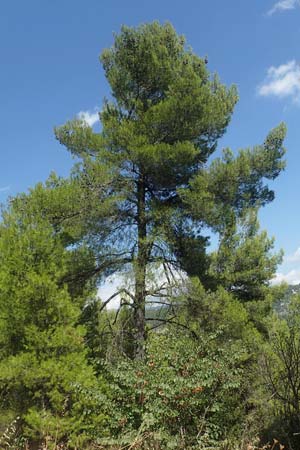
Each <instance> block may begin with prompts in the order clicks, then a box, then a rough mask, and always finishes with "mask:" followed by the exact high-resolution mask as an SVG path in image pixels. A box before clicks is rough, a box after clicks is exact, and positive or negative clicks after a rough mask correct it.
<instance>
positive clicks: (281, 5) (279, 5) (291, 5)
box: [268, 0, 300, 16]
mask: <svg viewBox="0 0 300 450" xmlns="http://www.w3.org/2000/svg"><path fill="white" fill-rule="evenodd" d="M299 5H300V0H280V1H278V2H276V3H275V4H274V5H273V7H272V8H271V9H270V10H269V11H268V15H269V16H272V15H273V14H274V13H276V12H280V11H287V10H289V9H295V8H296V6H299Z"/></svg>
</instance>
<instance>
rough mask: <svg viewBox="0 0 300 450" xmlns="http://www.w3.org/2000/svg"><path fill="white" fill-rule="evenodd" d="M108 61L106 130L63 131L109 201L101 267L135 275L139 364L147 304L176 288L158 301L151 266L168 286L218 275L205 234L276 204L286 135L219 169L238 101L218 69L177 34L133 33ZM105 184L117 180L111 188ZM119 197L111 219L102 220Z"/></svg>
mask: <svg viewBox="0 0 300 450" xmlns="http://www.w3.org/2000/svg"><path fill="white" fill-rule="evenodd" d="M101 61H102V63H103V67H104V71H105V75H106V77H107V80H108V82H109V84H110V87H111V91H112V100H111V101H105V103H104V105H103V108H102V112H101V113H100V119H101V123H102V129H101V132H100V133H95V132H94V131H93V130H92V129H91V128H90V127H89V126H88V125H87V124H86V123H85V122H84V121H82V120H78V119H76V120H74V121H72V122H68V123H67V124H66V125H64V126H61V127H59V128H57V129H56V136H57V138H58V139H59V141H60V142H61V143H62V144H64V145H66V147H67V148H68V149H69V150H70V151H71V152H72V154H74V155H76V156H77V157H79V158H80V160H81V161H82V163H81V168H79V172H78V176H79V177H81V178H82V180H86V181H88V182H89V183H90V186H89V188H90V192H91V195H93V196H94V199H95V200H96V196H97V195H98V207H95V208H96V209H95V211H94V212H93V211H92V208H91V214H92V219H91V220H89V221H88V226H90V229H89V230H87V233H88V234H89V235H90V240H89V242H90V244H91V245H94V249H95V248H96V247H97V252H96V253H95V254H96V259H97V261H98V262H99V263H100V266H101V265H102V266H105V265H106V263H105V261H106V262H107V261H109V262H110V263H111V266H110V267H111V270H115V271H117V270H121V269H124V268H126V267H128V266H131V267H132V269H133V273H134V289H133V292H127V294H126V295H127V299H128V300H129V303H131V305H132V308H133V316H134V323H135V330H134V336H133V339H134V342H135V351H134V355H135V358H137V359H142V358H143V357H144V352H145V339H146V318H145V305H146V301H147V298H149V296H150V295H153V294H155V295H158V292H160V293H163V292H164V289H165V283H161V285H162V286H159V287H160V288H161V289H158V290H157V291H156V292H155V293H154V292H153V289H150V290H149V289H148V287H147V274H148V272H149V270H150V268H151V267H153V265H154V264H157V265H159V264H162V265H163V267H164V268H165V271H166V277H167V278H168V273H167V272H168V268H171V267H172V268H174V267H176V268H179V269H180V270H183V271H186V272H187V273H190V274H195V273H196V272H197V275H199V276H200V278H202V279H204V278H205V277H206V276H207V274H206V272H207V267H208V264H207V261H206V258H207V257H206V254H205V253H206V252H205V247H206V245H207V239H206V237H205V234H204V233H205V232H204V231H203V230H204V229H205V227H209V228H211V229H212V230H214V231H217V232H218V231H220V230H222V228H223V226H224V223H228V222H229V221H230V220H234V219H235V218H236V217H237V216H239V214H241V212H242V211H243V210H244V208H248V207H249V206H260V205H264V204H266V203H268V202H269V201H271V200H272V199H273V196H274V195H273V192H272V191H270V190H269V189H268V187H267V186H266V185H265V183H264V180H265V179H274V178H275V177H277V175H278V174H279V173H280V171H281V169H282V168H283V167H284V163H283V162H282V156H283V154H284V150H283V147H282V144H283V139H284V136H285V127H284V126H283V125H280V126H279V127H278V128H276V129H274V130H273V131H272V132H271V133H270V134H269V135H268V137H267V139H266V141H265V143H264V144H263V145H261V146H257V147H255V148H254V149H253V150H244V151H241V152H240V153H239V155H238V156H237V157H234V156H233V154H232V152H230V151H229V150H226V151H225V152H224V156H223V158H217V159H216V160H215V161H213V162H212V163H210V160H209V157H210V156H211V155H212V154H213V153H214V151H215V150H216V147H217V141H218V139H219V138H220V137H221V136H222V135H223V133H224V131H225V130H226V127H227V125H228V123H229V120H230V117H231V114H232V111H233V108H234V105H235V103H236V102H237V93H236V89H235V87H231V88H229V89H227V88H226V87H225V86H224V85H222V84H221V83H220V81H219V80H218V78H217V77H216V76H214V77H211V75H210V74H209V72H208V70H207V67H206V61H205V60H204V59H202V58H200V57H198V56H196V55H195V54H194V53H193V52H192V50H191V49H190V48H188V47H186V45H185V39H184V38H183V37H182V36H178V35H177V34H176V32H175V30H174V29H173V27H172V26H171V25H170V24H165V25H160V24H158V23H157V22H154V23H152V24H146V25H141V26H139V27H137V28H129V27H123V28H122V30H121V32H120V34H119V35H116V36H115V41H114V44H113V46H112V47H111V48H110V49H107V50H105V51H104V52H103V53H102V57H101ZM92 168H94V169H92ZM91 171H93V177H91V176H90V175H91ZM87 172H88V173H89V175H88V176H87V175H86V173H87ZM102 178H103V179H107V178H109V179H110V180H111V182H110V183H108V184H105V183H104V185H103V186H101V179H102ZM107 199H110V200H111V207H110V210H109V211H106V214H103V213H100V210H101V204H102V203H103V202H105V201H107ZM94 205H96V201H95V203H94ZM97 213H100V215H99V217H97ZM104 231H105V232H104ZM98 236H99V237H98ZM100 241H101V245H99V243H100Z"/></svg>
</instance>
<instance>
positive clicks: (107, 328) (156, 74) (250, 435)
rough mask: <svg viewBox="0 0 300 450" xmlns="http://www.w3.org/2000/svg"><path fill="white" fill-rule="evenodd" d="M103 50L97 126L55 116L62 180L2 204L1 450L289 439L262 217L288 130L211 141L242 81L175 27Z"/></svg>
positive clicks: (291, 368) (286, 313) (293, 438)
mask: <svg viewBox="0 0 300 450" xmlns="http://www.w3.org/2000/svg"><path fill="white" fill-rule="evenodd" d="M101 61H102V64H103V68H104V71H105V74H106V77H107V80H108V82H109V84H110V88H111V96H110V99H109V100H106V101H105V102H104V104H103V107H102V110H101V113H100V114H99V116H100V121H101V131H100V132H99V133H95V132H94V131H93V130H92V129H91V128H90V127H89V126H88V125H87V124H86V123H85V122H84V121H82V120H80V119H75V120H73V121H71V122H68V123H67V124H65V125H64V126H61V127H58V128H57V129H56V130H55V133H56V137H57V139H58V140H59V141H60V142H61V143H62V144H63V145H65V146H66V147H67V149H68V150H69V151H71V153H72V154H73V155H74V157H75V165H74V168H73V170H72V173H71V174H70V177H69V178H67V179H63V178H60V177H57V176H56V175H55V174H51V175H50V177H49V179H48V180H47V181H46V183H44V184H42V183H41V184H38V185H37V186H35V187H34V188H32V189H31V190H30V191H29V193H26V194H20V195H18V196H16V197H15V198H11V199H10V200H9V202H8V204H7V206H6V207H5V208H4V209H3V212H2V221H1V224H0V407H1V410H0V427H1V430H2V431H1V432H2V436H1V438H0V442H1V443H0V448H1V449H2V448H3V449H26V448H27V449H28V448H30V449H31V448H32V449H35V448H40V449H58V448H60V449H85V448H86V449H92V448H95V449H96V448H99V449H121V448H122V449H149V450H150V449H169V448H170V449H172V448H173V449H223V450H225V449H227V450H231V449H232V450H233V449H250V448H254V446H256V447H262V446H263V445H264V444H267V443H268V442H271V443H272V445H270V447H269V448H271V447H272V449H275V448H279V445H280V444H279V442H278V443H277V441H273V439H277V440H278V441H280V443H281V444H282V445H285V446H286V448H289V449H290V450H292V449H298V448H299V446H300V397H299V396H300V340H299V338H300V327H299V326H300V315H299V299H298V297H297V295H292V296H289V301H288V302H286V303H287V304H288V306H285V307H283V303H282V302H283V299H284V298H285V296H287V294H286V292H285V291H286V288H285V287H284V286H281V287H274V286H271V285H270V283H269V282H270V279H271V278H272V277H273V276H274V274H275V271H276V267H277V264H278V263H279V262H280V260H281V254H275V253H274V252H273V240H272V239H270V238H269V237H268V236H267V234H266V233H265V232H264V231H261V230H260V229H259V224H258V220H257V214H258V211H259V209H260V208H261V207H262V206H264V205H266V204H267V203H269V202H270V201H272V200H273V198H274V193H273V191H272V190H271V189H270V188H269V186H268V184H267V182H268V180H273V179H275V178H276V177H277V176H278V175H279V174H280V172H281V170H282V169H283V168H284V161H283V156H284V148H283V140H284V137H285V133H286V130H285V126H284V125H283V124H281V125H279V126H278V127H277V128H275V129H273V130H272V131H271V132H270V133H269V134H268V135H267V137H266V139H265V141H264V142H263V143H262V144H261V145H257V146H255V147H254V148H246V149H243V150H240V151H239V152H238V153H236V154H235V153H233V152H232V151H231V150H230V149H225V150H224V151H223V153H222V154H221V153H219V152H217V142H218V139H219V138H220V137H221V136H222V135H223V134H224V132H225V130H226V127H227V125H228V123H229V121H230V118H231V114H232V112H233V109H234V106H235V104H236V102H237V92H236V89H235V87H230V88H227V87H226V86H224V85H223V84H222V83H221V82H220V81H219V79H218V77H217V76H216V75H214V76H212V75H211V74H210V73H209V72H208V69H207V60H206V59H204V58H200V57H198V56H197V55H195V54H194V53H193V51H192V50H191V49H190V48H189V47H188V46H187V45H186V43H185V40H184V38H183V37H182V36H178V35H177V34H176V32H175V30H174V29H173V28H172V26H171V25H170V24H165V25H160V24H158V23H152V24H147V25H142V26H140V27H137V28H128V27H123V28H122V29H121V32H120V33H119V34H118V35H116V36H115V38H114V44H113V46H112V47H111V48H110V49H107V50H105V51H104V52H103V53H102V56H101ZM216 152H217V153H216ZM210 236H214V238H217V240H218V245H216V246H215V249H214V250H210V249H209V244H210ZM113 274H115V275H116V276H117V277H119V278H120V288H119V289H118V290H117V291H116V292H115V293H114V294H113V295H112V296H111V297H110V298H109V299H105V301H104V302H101V300H100V299H98V297H97V289H98V286H99V283H100V282H103V281H104V280H105V279H107V277H109V276H110V275H113ZM121 275H122V276H121ZM116 298H118V299H119V306H118V308H117V309H114V310H112V309H109V304H110V302H111V301H113V300H114V301H115V300H116ZM265 448H267V447H265Z"/></svg>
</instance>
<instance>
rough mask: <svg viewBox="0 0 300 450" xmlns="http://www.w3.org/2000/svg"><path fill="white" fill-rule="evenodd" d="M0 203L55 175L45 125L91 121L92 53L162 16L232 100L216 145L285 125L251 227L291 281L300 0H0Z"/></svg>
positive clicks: (299, 135)
mask: <svg viewBox="0 0 300 450" xmlns="http://www.w3.org/2000/svg"><path fill="white" fill-rule="evenodd" d="M0 8H1V10H0V57H1V70H0V86H1V87H0V100H1V101H0V124H1V125H0V130H1V133H0V143H1V144H0V145H1V164H0V201H2V202H5V200H6V198H7V197H8V196H9V195H14V194H16V193H18V192H20V191H26V190H27V189H28V188H29V187H30V186H32V185H34V184H35V183H37V182H38V181H44V180H45V179H46V178H47V176H48V175H49V173H50V172H51V171H53V170H54V171H56V172H57V173H58V174H60V175H63V176H66V175H67V174H68V173H69V170H70V167H71V166H72V159H71V158H70V156H69V155H68V153H67V152H66V151H65V149H64V148H63V147H61V146H60V145H59V144H58V143H57V142H56V141H55V139H54V137H53V127H54V126H55V125H59V124H62V123H64V122H65V121H66V120H68V119H71V118H72V117H74V116H76V115H77V114H79V113H80V112H82V113H83V114H85V117H86V119H87V120H89V121H90V123H93V121H94V118H95V112H96V109H97V108H100V107H101V104H102V100H103V97H104V96H106V95H108V93H109V88H108V85H107V83H106V81H105V79H104V76H103V72H102V69H101V66H100V64H99V60H98V56H99V54H100V53H101V50H102V49H103V48H105V47H108V46H110V45H111V44H112V41H113V36H112V34H113V32H118V31H119V29H120V26H121V25H122V24H126V25H133V26H134V25H138V24H140V23H142V22H148V21H153V20H159V21H161V22H165V21H167V20H168V21H170V22H171V23H172V24H173V25H174V26H175V28H176V30H177V31H178V32H179V33H182V34H184V35H185V36H186V38H187V41H188V43H189V44H190V45H191V46H192V47H193V49H194V51H195V52H196V53H198V54H199V55H203V56H204V55H207V56H208V61H209V64H208V68H209V69H210V70H211V71H212V72H218V74H219V76H220V77H221V80H222V81H223V82H224V83H226V84H228V85H229V84H233V83H234V84H236V85H237V87H238V91H239V95H240V101H239V103H238V105H237V107H236V110H235V113H234V116H233V119H232V122H231V124H230V126H229V128H228V132H227V133H226V135H225V136H224V138H223V139H222V141H221V142H220V148H222V147H225V146H226V147H227V146H229V147H231V148H232V149H234V150H237V149H239V148H245V147H248V146H253V145H255V144H259V143H261V142H263V140H264V138H265V136H266V134H267V133H268V131H269V130H270V129H271V128H272V127H274V126H276V125H277V124H278V123H279V122H281V121H285V122H286V124H287V126H288V137H287V140H286V147H287V169H286V171H285V172H284V173H283V174H282V175H281V176H280V178H279V179H278V180H276V181H275V182H274V183H273V187H274V189H275V191H276V199H275V201H274V202H273V203H272V204H271V205H269V206H267V207H266V208H265V209H264V210H263V211H262V212H261V214H260V219H261V225H262V228H264V229H267V230H268V232H269V234H270V235H271V236H274V237H275V238H276V249H280V248H283V249H284V250H285V253H286V257H285V260H284V263H283V265H282V266H281V267H280V268H279V274H278V279H280V280H281V279H286V280H287V281H289V282H293V283H296V282H300V250H297V249H298V248H299V247H300V210H299V208H298V197H299V193H300V176H299V167H300V124H299V117H300V46H299V42H300V0H281V1H277V2H276V0H226V2H225V1H224V0H209V1H208V0H207V1H204V0H185V1H182V0H180V1H179V0H163V1H162V0H152V1H151V2H150V1H144V0H126V1H124V0H123V1H121V0H114V1H112V0H110V1H109V0H87V1H85V2H83V1H78V0H27V1H26V2H25V1H22V0H9V1H8V0H6V1H5V0H4V1H2V2H1V5H0Z"/></svg>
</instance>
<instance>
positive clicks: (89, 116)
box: [77, 108, 99, 127]
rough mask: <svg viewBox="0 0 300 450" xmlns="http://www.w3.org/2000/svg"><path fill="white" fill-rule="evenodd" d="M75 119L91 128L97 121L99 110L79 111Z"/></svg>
mask: <svg viewBox="0 0 300 450" xmlns="http://www.w3.org/2000/svg"><path fill="white" fill-rule="evenodd" d="M77 117H78V118H79V119H82V120H84V121H85V122H86V123H87V124H88V125H89V126H90V127H93V126H94V125H95V124H96V123H97V122H98V121H99V110H98V109H97V108H95V109H94V111H90V110H88V111H79V113H78V114H77Z"/></svg>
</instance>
